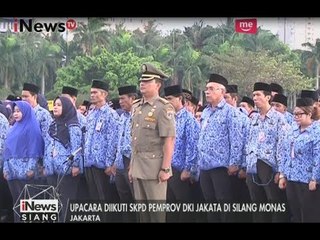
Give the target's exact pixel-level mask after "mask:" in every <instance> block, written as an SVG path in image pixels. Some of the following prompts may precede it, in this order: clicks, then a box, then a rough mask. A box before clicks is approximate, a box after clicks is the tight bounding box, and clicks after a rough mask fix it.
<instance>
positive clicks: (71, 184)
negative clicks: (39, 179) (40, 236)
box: [51, 175, 80, 222]
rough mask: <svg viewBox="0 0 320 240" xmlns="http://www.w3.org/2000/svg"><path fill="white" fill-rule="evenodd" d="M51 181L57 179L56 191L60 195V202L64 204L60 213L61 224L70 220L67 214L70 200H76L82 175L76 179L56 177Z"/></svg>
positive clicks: (64, 176) (65, 176)
mask: <svg viewBox="0 0 320 240" xmlns="http://www.w3.org/2000/svg"><path fill="white" fill-rule="evenodd" d="M51 179H52V180H54V179H55V182H56V183H55V186H56V187H57V188H56V191H57V192H58V194H59V200H60V202H61V204H62V207H61V211H60V213H59V222H65V221H66V220H68V217H67V213H68V208H69V206H68V205H69V200H75V199H76V196H77V189H78V184H79V181H80V175H78V176H76V177H73V176H71V175H62V176H60V175H59V176H57V175H54V176H52V178H51Z"/></svg>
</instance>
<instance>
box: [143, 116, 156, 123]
mask: <svg viewBox="0 0 320 240" xmlns="http://www.w3.org/2000/svg"><path fill="white" fill-rule="evenodd" d="M144 120H146V121H147V122H155V121H156V119H155V118H153V117H145V118H144Z"/></svg>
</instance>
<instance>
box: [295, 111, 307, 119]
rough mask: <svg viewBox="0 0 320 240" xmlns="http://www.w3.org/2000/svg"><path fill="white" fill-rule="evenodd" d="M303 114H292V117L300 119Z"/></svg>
mask: <svg viewBox="0 0 320 240" xmlns="http://www.w3.org/2000/svg"><path fill="white" fill-rule="evenodd" d="M303 114H306V113H305V112H296V113H293V117H297V118H301V117H302V115H303Z"/></svg>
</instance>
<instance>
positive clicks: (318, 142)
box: [280, 122, 320, 183]
mask: <svg viewBox="0 0 320 240" xmlns="http://www.w3.org/2000/svg"><path fill="white" fill-rule="evenodd" d="M286 149H287V158H286V161H285V163H284V165H283V167H281V169H280V170H281V172H282V173H284V174H285V175H286V177H287V179H288V180H289V181H294V182H302V183H309V182H310V181H311V180H317V182H319V181H320V125H319V124H317V123H316V122H313V123H312V124H311V125H310V126H309V127H307V128H306V129H305V130H304V131H303V132H301V131H300V128H299V126H298V125H295V126H294V128H293V129H292V130H291V131H290V134H289V136H288V138H287V139H286Z"/></svg>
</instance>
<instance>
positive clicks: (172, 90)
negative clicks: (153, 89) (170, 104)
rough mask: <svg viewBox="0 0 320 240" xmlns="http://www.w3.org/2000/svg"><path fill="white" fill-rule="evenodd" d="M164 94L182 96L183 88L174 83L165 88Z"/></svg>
mask: <svg viewBox="0 0 320 240" xmlns="http://www.w3.org/2000/svg"><path fill="white" fill-rule="evenodd" d="M164 95H165V96H181V95H182V88H181V86H180V85H173V86H169V87H165V88H164Z"/></svg>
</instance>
